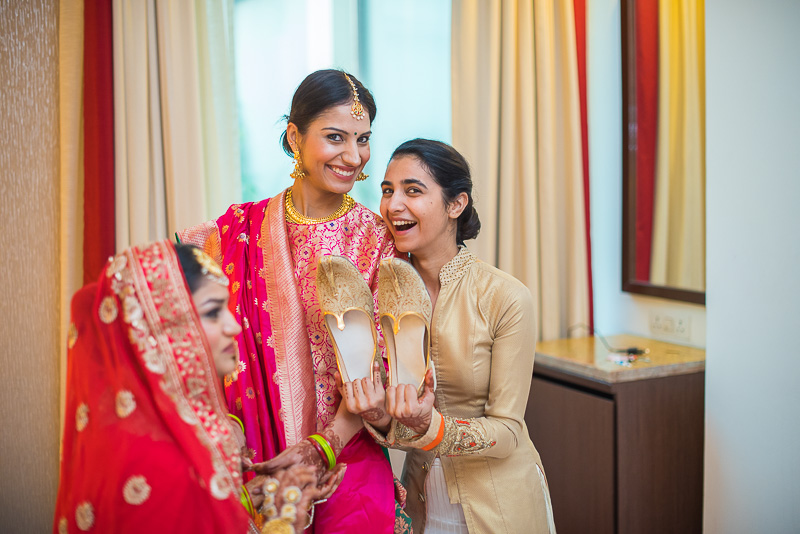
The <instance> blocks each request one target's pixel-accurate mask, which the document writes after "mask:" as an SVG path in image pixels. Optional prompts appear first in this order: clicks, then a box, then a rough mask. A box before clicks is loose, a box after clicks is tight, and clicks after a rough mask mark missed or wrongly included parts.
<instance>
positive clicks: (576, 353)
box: [535, 335, 706, 384]
mask: <svg viewBox="0 0 800 534" xmlns="http://www.w3.org/2000/svg"><path fill="white" fill-rule="evenodd" d="M605 340H606V341H607V342H608V345H609V346H610V347H611V348H612V349H626V348H628V347H637V348H642V349H644V348H646V349H648V350H649V352H648V353H647V354H645V355H643V356H639V357H638V359H637V360H636V361H634V362H632V363H630V364H628V365H620V364H618V363H615V362H613V361H610V360H609V359H608V356H609V354H612V353H610V351H609V350H608V349H607V348H606V347H605V345H604V344H603V342H602V341H601V339H600V338H599V337H595V336H593V337H582V338H572V339H558V340H554V341H540V342H539V343H537V344H536V360H535V365H536V366H537V367H538V366H543V367H547V368H549V369H554V370H557V371H562V372H566V373H570V374H573V375H577V376H580V377H583V378H588V379H590V380H599V381H601V382H606V383H609V384H613V383H617V382H630V381H633V380H644V379H648V378H662V377H666V376H673V375H682V374H689V373H697V372H701V371H704V370H705V366H706V351H705V350H704V349H698V348H694V347H687V346H684V345H675V344H673V343H666V342H663V341H656V340H653V339H647V338H643V337H637V336H630V335H616V336H608V337H606V338H605ZM612 356H615V357H622V358H624V355H621V354H612Z"/></svg>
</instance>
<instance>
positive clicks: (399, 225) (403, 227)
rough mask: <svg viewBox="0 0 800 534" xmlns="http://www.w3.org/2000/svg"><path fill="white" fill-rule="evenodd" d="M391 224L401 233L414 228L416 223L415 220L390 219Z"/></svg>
mask: <svg viewBox="0 0 800 534" xmlns="http://www.w3.org/2000/svg"><path fill="white" fill-rule="evenodd" d="M392 225H393V226H394V229H395V231H396V232H397V233H398V234H401V233H403V232H407V231H408V230H411V229H412V228H414V227H415V226H416V225H417V222H416V221H392Z"/></svg>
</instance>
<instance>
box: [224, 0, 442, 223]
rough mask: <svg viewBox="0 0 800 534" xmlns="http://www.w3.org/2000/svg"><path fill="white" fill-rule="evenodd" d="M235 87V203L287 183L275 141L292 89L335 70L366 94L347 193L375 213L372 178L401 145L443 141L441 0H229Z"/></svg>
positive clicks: (287, 163)
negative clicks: (361, 175) (355, 177)
mask: <svg viewBox="0 0 800 534" xmlns="http://www.w3.org/2000/svg"><path fill="white" fill-rule="evenodd" d="M234 9H235V11H234V15H235V19H234V27H235V54H236V58H235V59H236V84H237V88H236V91H237V99H238V106H239V124H240V140H241V141H240V142H241V154H242V156H241V157H242V182H243V183H242V191H243V196H244V198H243V200H245V201H251V200H260V199H262V198H267V197H270V196H273V195H274V194H276V193H278V192H279V191H281V190H283V189H284V188H286V187H287V186H288V185H290V184H291V179H290V178H289V173H290V172H291V170H292V162H291V158H290V157H289V156H287V155H286V154H285V153H284V152H283V150H282V148H281V147H280V143H279V139H280V135H281V133H282V132H283V131H284V130H285V129H286V122H285V121H284V120H283V117H284V115H286V114H288V112H289V106H290V104H291V98H292V95H293V94H294V90H295V89H296V87H297V86H298V85H299V84H300V82H301V81H302V80H303V78H304V77H305V76H306V75H308V74H309V73H310V72H313V71H315V70H318V69H323V68H341V69H344V70H346V71H348V72H352V73H353V74H355V75H356V76H357V77H358V78H359V79H360V80H361V81H362V82H363V83H364V84H365V85H366V86H367V87H368V88H369V89H370V91H372V93H373V95H374V97H375V102H376V104H377V107H378V113H377V116H376V120H375V122H374V123H373V125H372V131H373V135H372V138H371V140H370V148H371V154H372V155H371V158H370V161H369V163H368V164H367V167H366V169H365V172H366V173H367V174H369V175H370V178H369V179H368V180H367V181H365V182H358V183H356V185H355V187H354V189H353V192H352V195H353V197H355V199H356V200H358V201H359V202H361V203H363V204H364V205H366V206H367V207H369V208H370V209H372V210H374V211H377V209H378V204H379V202H380V187H379V183H380V181H381V180H382V178H383V174H384V171H385V170H386V164H387V163H388V161H389V156H390V155H391V153H392V151H393V150H394V149H395V148H396V147H397V145H399V144H400V143H401V142H403V141H405V140H407V139H411V138H414V137H428V138H433V139H439V140H441V141H444V142H447V143H449V142H450V141H451V118H450V109H451V107H450V9H451V5H450V0H405V1H403V2H387V1H385V0H296V1H293V2H286V1H284V0H237V1H236V3H235V8H234Z"/></svg>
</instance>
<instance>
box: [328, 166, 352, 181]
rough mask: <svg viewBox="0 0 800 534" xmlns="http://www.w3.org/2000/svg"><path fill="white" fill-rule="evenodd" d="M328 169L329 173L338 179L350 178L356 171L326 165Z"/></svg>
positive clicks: (349, 168)
mask: <svg viewBox="0 0 800 534" xmlns="http://www.w3.org/2000/svg"><path fill="white" fill-rule="evenodd" d="M328 168H329V169H330V170H331V171H333V174H335V175H336V176H338V177H339V178H345V179H347V178H350V177H352V176H353V175H354V174H355V173H356V170H355V169H354V168H352V167H336V166H333V165H328Z"/></svg>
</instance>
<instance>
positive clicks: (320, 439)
mask: <svg viewBox="0 0 800 534" xmlns="http://www.w3.org/2000/svg"><path fill="white" fill-rule="evenodd" d="M308 439H313V440H314V441H316V442H317V443H319V446H320V447H322V450H323V451H325V457H326V458H327V459H328V470H331V469H333V468H334V467H336V455H335V454H334V453H333V448H332V447H331V444H330V443H329V442H328V440H327V439H325V437H324V436H320V435H319V434H311V435H310V436H308Z"/></svg>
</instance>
